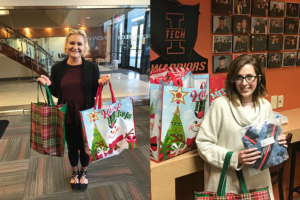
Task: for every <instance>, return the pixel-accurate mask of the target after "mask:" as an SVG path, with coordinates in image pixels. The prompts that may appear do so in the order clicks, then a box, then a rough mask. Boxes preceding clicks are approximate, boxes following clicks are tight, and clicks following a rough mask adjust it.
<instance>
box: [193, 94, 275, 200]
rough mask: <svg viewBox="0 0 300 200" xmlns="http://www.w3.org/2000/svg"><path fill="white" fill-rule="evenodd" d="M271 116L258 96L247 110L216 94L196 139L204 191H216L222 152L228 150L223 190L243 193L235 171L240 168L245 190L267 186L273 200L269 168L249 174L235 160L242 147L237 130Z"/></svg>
mask: <svg viewBox="0 0 300 200" xmlns="http://www.w3.org/2000/svg"><path fill="white" fill-rule="evenodd" d="M272 117H274V115H273V112H272V107H271V104H270V103H269V102H268V101H267V100H265V99H264V98H260V100H259V104H258V105H256V106H255V107H254V108H253V109H252V110H251V111H250V113H249V112H248V113H247V112H246V111H245V109H244V108H243V107H242V106H234V105H233V104H232V103H231V102H229V100H228V98H227V97H226V96H223V97H219V98H218V99H216V100H215V101H214V102H213V103H212V105H211V107H210V109H209V110H208V112H207V114H206V115H205V118H204V120H203V122H202V124H201V127H200V130H199V132H198V135H197V138H196V143H197V147H198V152H199V155H200V157H201V158H202V159H203V160H204V161H205V164H204V181H205V183H204V187H205V191H210V192H216V191H217V188H218V183H219V179H220V175H221V170H222V166H223V162H224V159H225V155H226V153H227V152H228V151H233V152H234V153H233V155H232V158H231V162H230V168H229V170H228V173H227V187H226V192H227V193H229V192H230V193H239V194H241V193H242V191H241V187H240V184H239V180H238V177H237V175H236V173H235V170H240V169H242V172H243V175H244V177H245V181H246V186H247V189H248V190H249V189H255V188H265V187H267V186H268V187H269V192H270V197H271V199H274V196H273V190H272V183H271V179H270V173H269V169H266V170H264V171H263V172H259V173H258V174H255V175H252V176H250V174H249V172H250V170H249V167H248V166H247V165H240V164H239V162H238V152H239V151H240V150H244V149H245V148H244V145H243V142H242V140H241V139H242V135H241V133H240V132H239V130H240V129H241V128H242V127H244V126H248V125H250V124H252V123H256V122H259V121H262V120H265V119H269V118H272ZM251 170H253V169H251Z"/></svg>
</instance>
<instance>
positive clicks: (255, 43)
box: [251, 35, 268, 51]
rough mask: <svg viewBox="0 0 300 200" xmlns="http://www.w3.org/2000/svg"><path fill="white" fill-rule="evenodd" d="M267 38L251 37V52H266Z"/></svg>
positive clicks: (264, 36) (263, 36) (261, 36)
mask: <svg viewBox="0 0 300 200" xmlns="http://www.w3.org/2000/svg"><path fill="white" fill-rule="evenodd" d="M267 43H268V37H267V36H266V35H257V36H256V35H255V36H254V35H253V36H251V51H267Z"/></svg>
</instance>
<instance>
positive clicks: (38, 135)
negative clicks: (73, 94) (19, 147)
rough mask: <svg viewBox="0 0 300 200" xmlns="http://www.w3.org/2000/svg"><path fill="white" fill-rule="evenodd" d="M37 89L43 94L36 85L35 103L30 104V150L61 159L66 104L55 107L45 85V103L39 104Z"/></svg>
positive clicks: (63, 147)
mask: <svg viewBox="0 0 300 200" xmlns="http://www.w3.org/2000/svg"><path fill="white" fill-rule="evenodd" d="M39 87H40V89H41V91H42V94H43V90H42V87H41V85H40V84H38V89H37V90H38V91H37V103H31V128H30V129H31V132H30V148H31V149H33V150H35V151H37V152H39V153H41V154H44V155H50V156H58V157H63V156H64V151H65V118H66V111H67V104H59V105H55V104H54V102H53V99H52V96H51V93H50V91H49V88H48V86H47V84H45V89H46V94H47V101H46V100H45V103H41V102H39ZM43 95H44V94H43ZM44 98H45V97H44Z"/></svg>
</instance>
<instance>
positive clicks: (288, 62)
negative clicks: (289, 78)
mask: <svg viewBox="0 0 300 200" xmlns="http://www.w3.org/2000/svg"><path fill="white" fill-rule="evenodd" d="M296 54H297V52H285V53H283V66H284V67H292V66H296Z"/></svg>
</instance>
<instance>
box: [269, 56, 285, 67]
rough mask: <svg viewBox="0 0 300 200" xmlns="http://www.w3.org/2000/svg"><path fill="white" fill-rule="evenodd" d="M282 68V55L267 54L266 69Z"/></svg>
mask: <svg viewBox="0 0 300 200" xmlns="http://www.w3.org/2000/svg"><path fill="white" fill-rule="evenodd" d="M281 66H282V53H268V68H277V67H281Z"/></svg>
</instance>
